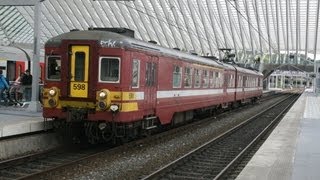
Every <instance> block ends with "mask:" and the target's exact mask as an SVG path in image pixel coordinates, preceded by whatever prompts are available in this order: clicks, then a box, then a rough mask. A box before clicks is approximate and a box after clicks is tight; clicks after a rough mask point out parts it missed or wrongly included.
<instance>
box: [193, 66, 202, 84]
mask: <svg viewBox="0 0 320 180" xmlns="http://www.w3.org/2000/svg"><path fill="white" fill-rule="evenodd" d="M200 86H201V70H199V69H195V70H194V87H195V88H199V87H200Z"/></svg>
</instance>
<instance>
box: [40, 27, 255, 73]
mask: <svg viewBox="0 0 320 180" xmlns="http://www.w3.org/2000/svg"><path fill="white" fill-rule="evenodd" d="M62 40H96V41H98V43H100V45H101V46H103V47H110V48H132V49H139V50H146V51H152V52H154V53H159V54H164V55H167V56H172V57H178V58H180V59H183V60H185V61H190V62H193V63H198V64H208V65H212V66H215V67H218V68H224V69H230V70H232V69H234V67H233V66H232V65H229V64H225V63H222V62H218V61H214V60H212V59H209V58H205V57H201V56H197V55H193V54H189V53H186V52H183V51H180V50H177V49H169V48H165V47H162V46H159V45H157V44H154V43H150V42H145V41H141V40H138V39H135V38H132V37H128V36H124V35H121V34H118V33H114V32H109V31H103V30H82V31H70V32H67V33H64V34H61V35H58V36H55V37H53V38H51V39H49V40H48V41H47V42H46V46H54V47H55V46H56V47H57V46H60V45H61V43H62ZM236 68H237V69H238V70H240V71H241V72H247V73H251V74H252V73H254V72H255V71H252V70H249V69H245V68H240V67H236ZM257 73H258V72H257Z"/></svg>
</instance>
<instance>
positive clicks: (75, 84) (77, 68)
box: [69, 45, 89, 98]
mask: <svg viewBox="0 0 320 180" xmlns="http://www.w3.org/2000/svg"><path fill="white" fill-rule="evenodd" d="M69 65H70V72H69V75H70V82H69V97H77V98H87V97H88V89H89V88H88V76H89V46H84V45H81V46H80V45H73V46H71V56H70V63H69Z"/></svg>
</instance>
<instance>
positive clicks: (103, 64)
mask: <svg viewBox="0 0 320 180" xmlns="http://www.w3.org/2000/svg"><path fill="white" fill-rule="evenodd" d="M83 33H86V34H83ZM97 34H101V33H97V32H90V31H85V32H82V31H81V32H70V33H66V34H63V35H60V36H58V37H55V38H53V39H51V40H50V41H49V42H48V43H47V44H46V47H45V53H46V58H45V66H46V67H45V69H46V74H45V76H46V78H45V83H44V90H43V116H44V118H50V119H53V120H54V125H55V126H56V127H66V126H70V127H72V128H73V127H74V125H77V127H80V128H79V129H81V130H83V131H84V132H83V133H85V135H86V136H87V137H89V139H90V141H91V142H92V143H94V142H96V141H100V140H101V139H102V140H103V141H107V140H110V139H111V138H112V137H113V136H114V132H113V130H112V123H113V121H114V120H115V119H114V116H115V114H116V113H118V111H119V108H120V105H121V102H119V101H121V99H119V98H118V99H116V98H117V97H118V96H119V97H121V95H122V93H121V91H122V90H121V84H120V68H121V57H122V55H123V52H124V50H123V48H119V47H115V45H114V44H112V46H111V47H108V48H106V47H102V46H101V43H105V41H101V40H99V39H97V38H99V37H100V36H101V35H100V36H97ZM90 36H92V37H90ZM84 37H87V39H84ZM115 101H117V102H116V103H114V102H115ZM119 114H120V113H119ZM117 120H118V121H119V119H117Z"/></svg>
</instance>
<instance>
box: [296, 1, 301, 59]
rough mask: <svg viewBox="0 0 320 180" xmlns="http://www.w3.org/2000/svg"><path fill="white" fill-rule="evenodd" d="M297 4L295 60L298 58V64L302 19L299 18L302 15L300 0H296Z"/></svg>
mask: <svg viewBox="0 0 320 180" xmlns="http://www.w3.org/2000/svg"><path fill="white" fill-rule="evenodd" d="M296 1H297V2H296V3H297V4H296V6H297V7H296V56H295V60H296V64H298V59H299V58H298V56H299V54H298V51H299V44H298V43H299V26H300V20H299V17H300V7H299V6H300V5H299V0H296Z"/></svg>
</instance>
